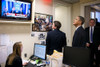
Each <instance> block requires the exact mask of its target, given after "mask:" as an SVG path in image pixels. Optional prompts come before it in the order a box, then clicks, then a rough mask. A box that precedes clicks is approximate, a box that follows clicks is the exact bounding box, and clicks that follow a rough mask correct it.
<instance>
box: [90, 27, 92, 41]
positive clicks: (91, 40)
mask: <svg viewBox="0 0 100 67" xmlns="http://www.w3.org/2000/svg"><path fill="white" fill-rule="evenodd" d="M90 40H91V43H93V30H92V27H91V31H90Z"/></svg>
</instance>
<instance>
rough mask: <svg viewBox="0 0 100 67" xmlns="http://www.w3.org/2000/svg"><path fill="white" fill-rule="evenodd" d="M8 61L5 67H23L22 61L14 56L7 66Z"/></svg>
mask: <svg viewBox="0 0 100 67" xmlns="http://www.w3.org/2000/svg"><path fill="white" fill-rule="evenodd" d="M8 61H9V59H7V61H6V65H5V67H23V66H22V59H21V57H20V56H16V57H15V58H14V60H13V62H12V65H8Z"/></svg>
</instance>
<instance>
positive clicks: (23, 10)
mask: <svg viewBox="0 0 100 67" xmlns="http://www.w3.org/2000/svg"><path fill="white" fill-rule="evenodd" d="M31 5H32V4H31V2H25V1H15V0H2V1H1V17H3V18H15V19H17V18H18V19H27V20H31Z"/></svg>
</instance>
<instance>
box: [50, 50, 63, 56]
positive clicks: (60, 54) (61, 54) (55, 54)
mask: <svg viewBox="0 0 100 67" xmlns="http://www.w3.org/2000/svg"><path fill="white" fill-rule="evenodd" d="M51 57H53V58H61V57H63V53H60V52H57V51H56V50H54V52H53V54H52V55H51Z"/></svg>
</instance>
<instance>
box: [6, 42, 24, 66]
mask: <svg viewBox="0 0 100 67" xmlns="http://www.w3.org/2000/svg"><path fill="white" fill-rule="evenodd" d="M21 52H22V43H21V42H16V43H15V44H14V46H13V53H11V54H10V55H9V56H8V58H7V61H6V65H5V67H23V65H22V59H21Z"/></svg>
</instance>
